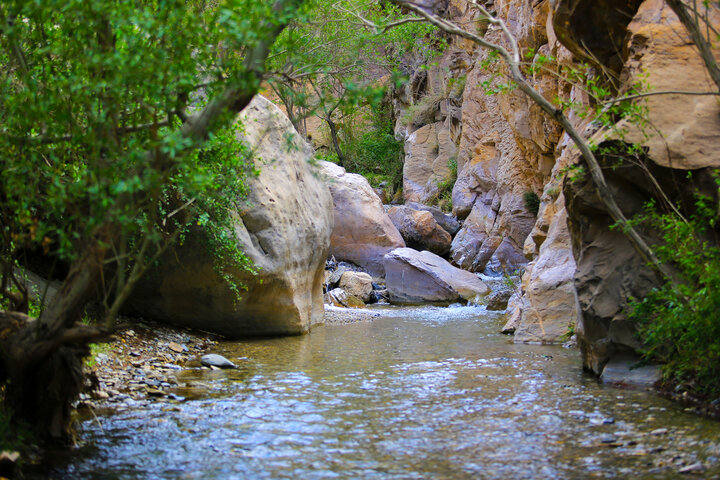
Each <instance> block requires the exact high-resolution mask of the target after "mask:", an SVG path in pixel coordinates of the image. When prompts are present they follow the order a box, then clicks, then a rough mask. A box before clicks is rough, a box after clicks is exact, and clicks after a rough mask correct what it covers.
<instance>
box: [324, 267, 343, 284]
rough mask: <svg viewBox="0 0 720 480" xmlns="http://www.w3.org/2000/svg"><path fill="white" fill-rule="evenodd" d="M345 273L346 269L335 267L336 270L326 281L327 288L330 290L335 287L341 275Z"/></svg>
mask: <svg viewBox="0 0 720 480" xmlns="http://www.w3.org/2000/svg"><path fill="white" fill-rule="evenodd" d="M346 271H347V269H346V268H345V267H343V266H339V267H337V269H336V270H335V271H334V272H331V273H330V275H329V276H328V279H327V284H328V286H329V287H330V288H331V289H332V288H335V287H337V285H338V283H340V279H341V278H342V276H343V274H344V273H345V272H346Z"/></svg>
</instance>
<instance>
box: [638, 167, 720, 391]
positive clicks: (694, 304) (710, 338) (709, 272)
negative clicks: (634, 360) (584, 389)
mask: <svg viewBox="0 0 720 480" xmlns="http://www.w3.org/2000/svg"><path fill="white" fill-rule="evenodd" d="M716 179H717V177H716ZM716 181H717V180H716ZM719 184H720V182H719ZM719 192H720V190H719ZM716 203H717V202H716V201H714V200H712V199H710V198H708V197H704V196H701V195H696V201H695V207H696V208H695V212H694V214H693V215H691V216H690V217H689V218H688V219H687V220H685V219H683V218H681V217H680V216H678V215H676V214H673V213H659V212H658V209H657V207H656V205H655V204H654V203H650V204H648V205H647V206H646V209H645V212H644V214H643V215H642V216H641V218H639V219H637V221H640V222H642V223H643V224H644V225H648V226H651V227H654V228H656V229H657V230H658V231H659V232H660V233H661V235H662V239H663V244H662V245H657V246H655V247H654V250H655V251H656V254H657V255H658V257H659V258H660V260H661V261H663V262H665V263H668V264H671V265H672V266H674V267H675V268H676V270H677V271H678V277H677V278H676V279H675V280H673V281H667V282H666V283H665V284H664V285H662V286H660V287H658V288H656V289H654V290H652V291H651V292H650V294H649V295H648V296H647V297H645V298H643V299H641V300H636V299H632V300H631V302H630V309H631V311H630V313H629V316H630V318H632V319H634V320H635V321H637V322H638V324H639V335H640V337H641V340H642V341H643V342H644V344H645V350H644V352H643V353H644V356H645V357H646V358H647V359H649V360H655V361H658V362H660V363H664V367H663V371H664V377H665V379H666V380H668V381H670V382H673V383H678V384H683V387H684V388H686V389H687V390H689V391H691V392H692V393H694V394H698V395H701V396H710V397H711V398H713V397H716V396H718V395H720V318H718V312H720V249H718V247H717V246H716V245H717V242H716V241H715V239H713V241H710V240H709V239H711V238H712V237H713V236H714V234H715V232H714V229H715V227H716V225H717V222H718V210H717V207H718V206H717V204H716Z"/></svg>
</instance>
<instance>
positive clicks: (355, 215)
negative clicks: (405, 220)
mask: <svg viewBox="0 0 720 480" xmlns="http://www.w3.org/2000/svg"><path fill="white" fill-rule="evenodd" d="M319 165H320V169H321V172H322V175H323V176H324V178H325V180H326V182H327V185H328V186H329V188H330V192H331V194H332V200H333V204H334V209H333V216H334V218H335V220H334V222H335V228H334V229H333V231H332V237H331V240H330V254H331V255H333V256H334V257H335V258H336V259H337V260H344V261H347V262H352V263H354V264H356V265H358V266H360V267H362V268H363V269H365V270H367V271H368V272H369V273H370V274H372V275H374V276H383V275H384V269H383V257H384V256H385V254H386V253H388V252H389V251H391V250H393V249H395V248H400V247H404V246H405V242H404V241H403V239H402V236H401V235H400V232H398V230H397V228H395V226H394V225H393V223H392V221H390V218H389V217H388V215H387V213H385V210H384V209H383V206H382V203H381V202H380V199H379V198H378V196H377V195H376V194H375V192H374V191H373V189H372V187H371V186H370V183H368V181H367V180H366V179H365V177H363V176H362V175H357V174H354V173H347V172H346V171H345V169H344V168H342V167H340V166H338V165H335V164H333V163H329V162H319Z"/></svg>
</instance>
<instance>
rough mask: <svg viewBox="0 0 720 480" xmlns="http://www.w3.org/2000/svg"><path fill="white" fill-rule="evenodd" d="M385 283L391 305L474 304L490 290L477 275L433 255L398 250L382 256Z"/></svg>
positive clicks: (409, 250) (406, 249)
mask: <svg viewBox="0 0 720 480" xmlns="http://www.w3.org/2000/svg"><path fill="white" fill-rule="evenodd" d="M385 273H386V275H385V282H386V284H387V290H388V296H389V299H390V301H391V302H392V303H399V304H416V303H452V302H456V301H459V300H466V301H469V302H474V303H478V302H479V301H480V300H481V298H482V297H483V296H485V295H487V294H488V293H489V291H490V289H489V288H488V287H487V285H485V283H483V281H482V280H480V279H479V278H478V277H477V275H474V274H472V273H470V272H466V271H464V270H460V269H459V268H457V267H453V266H452V265H450V263H448V262H447V261H446V260H444V259H443V258H441V257H439V256H437V255H435V254H434V253H431V252H428V251H423V252H418V251H417V250H413V249H411V248H398V249H396V250H393V251H392V252H390V253H388V254H387V255H385Z"/></svg>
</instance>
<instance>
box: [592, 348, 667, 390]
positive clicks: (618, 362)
mask: <svg viewBox="0 0 720 480" xmlns="http://www.w3.org/2000/svg"><path fill="white" fill-rule="evenodd" d="M639 362H640V358H639V357H627V356H624V357H621V356H616V357H615V358H613V359H612V360H610V361H609V362H608V363H607V365H605V368H604V369H603V372H602V375H600V380H601V381H602V382H603V383H606V384H610V385H616V386H620V387H624V388H652V387H653V386H654V385H655V384H656V383H657V382H658V381H660V379H661V378H662V372H661V371H660V367H659V366H657V365H644V366H638V363H639Z"/></svg>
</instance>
